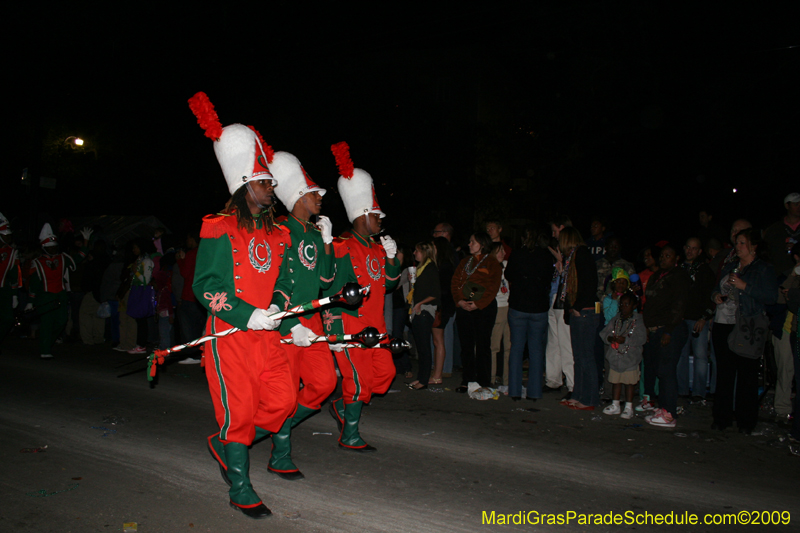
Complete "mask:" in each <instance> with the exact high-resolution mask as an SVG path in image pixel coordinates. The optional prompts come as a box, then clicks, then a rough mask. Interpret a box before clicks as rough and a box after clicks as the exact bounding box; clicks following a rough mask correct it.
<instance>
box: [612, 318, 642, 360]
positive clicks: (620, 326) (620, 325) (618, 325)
mask: <svg viewBox="0 0 800 533" xmlns="http://www.w3.org/2000/svg"><path fill="white" fill-rule="evenodd" d="M628 320H630V321H631V324H630V328H626V327H624V326H625V323H626V322H628ZM634 329H636V319H635V318H633V317H631V318H626V319H625V320H622V317H617V319H616V320H614V329H612V330H611V336H612V337H616V336H617V331H618V330H619V331H620V332H621V333H622V332H623V330H627V332H628V338H629V339H630V338H631V336H632V335H633V330H634ZM611 347H612V348H614V349H615V350H616V351H617V353H618V354H620V355H625V354H626V353H628V350H630V349H631V345H630V343H626V344H625V350H624V351H623V350H620V348H619V343H618V342H612V343H611Z"/></svg>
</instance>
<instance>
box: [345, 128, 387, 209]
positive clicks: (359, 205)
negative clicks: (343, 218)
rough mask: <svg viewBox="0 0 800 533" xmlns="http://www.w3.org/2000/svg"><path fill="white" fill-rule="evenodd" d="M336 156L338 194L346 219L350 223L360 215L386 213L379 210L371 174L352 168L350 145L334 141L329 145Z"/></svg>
mask: <svg viewBox="0 0 800 533" xmlns="http://www.w3.org/2000/svg"><path fill="white" fill-rule="evenodd" d="M331 152H333V155H334V157H335V158H336V165H337V166H338V167H339V174H341V175H340V176H339V182H338V186H339V194H340V195H341V197H342V201H343V202H344V208H345V210H346V211H347V219H348V220H349V221H350V222H351V223H352V222H353V221H354V220H355V219H357V218H358V217H360V216H361V215H368V214H370V213H377V214H378V215H380V217H381V218H384V217H385V216H386V213H384V212H383V211H381V206H379V205H378V197H377V196H375V185H373V183H372V176H370V175H369V173H367V172H366V171H365V170H361V169H360V168H353V161H352V160H351V159H350V147H349V146H347V143H346V142H340V143H336V144H334V145H332V146H331Z"/></svg>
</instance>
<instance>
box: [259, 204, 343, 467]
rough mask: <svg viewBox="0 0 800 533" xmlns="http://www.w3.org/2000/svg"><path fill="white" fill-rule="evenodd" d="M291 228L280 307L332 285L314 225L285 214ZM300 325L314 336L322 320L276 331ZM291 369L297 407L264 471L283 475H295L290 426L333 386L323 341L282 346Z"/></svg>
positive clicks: (287, 323) (284, 325)
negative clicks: (308, 344) (309, 344)
mask: <svg viewBox="0 0 800 533" xmlns="http://www.w3.org/2000/svg"><path fill="white" fill-rule="evenodd" d="M285 226H286V228H287V229H288V230H289V231H290V233H291V237H292V245H291V246H290V247H289V249H288V250H287V252H286V257H285V258H284V261H283V264H282V265H281V272H280V275H279V276H278V281H277V282H276V283H275V291H274V293H273V296H272V303H273V304H275V305H277V306H278V307H279V308H280V309H283V310H285V309H290V308H292V307H294V306H296V305H300V304H303V303H306V302H309V301H311V300H316V299H318V298H319V297H320V292H321V291H322V290H324V289H327V288H329V287H330V286H331V284H332V283H333V272H334V270H333V268H334V256H333V253H330V254H326V253H325V243H324V242H323V241H322V235H321V234H320V231H319V230H318V229H317V228H316V226H314V224H312V223H310V222H308V221H303V220H300V219H299V218H297V217H295V216H294V215H292V214H290V215H289V217H288V219H287V220H286V222H285ZM297 324H302V325H303V326H305V327H307V328H308V329H310V330H311V331H313V332H314V333H315V334H317V335H322V334H323V333H322V319H321V318H320V314H319V312H317V311H316V310H315V311H313V312H312V313H310V314H305V315H303V316H302V317H299V318H288V319H285V320H283V321H282V322H281V326H280V333H281V335H282V336H283V338H285V339H291V338H292V332H291V329H292V328H293V327H294V326H296V325H297ZM282 346H283V349H284V350H285V351H286V353H287V356H288V359H289V364H290V365H291V367H292V375H293V377H294V385H295V390H297V389H300V381H301V380H302V381H303V388H302V389H301V390H299V392H298V394H297V411H296V412H295V413H294V416H293V417H291V418H289V419H287V420H286V422H285V423H284V426H283V428H281V431H280V432H278V433H277V434H275V435H273V436H272V456H271V457H270V464H269V469H270V470H272V471H274V472H278V473H284V474H290V473H298V476H299V470H298V469H297V467H296V466H295V465H294V463H293V462H292V459H291V442H290V437H291V429H292V428H293V427H295V426H297V425H298V424H299V423H300V422H302V421H303V420H305V419H306V418H308V417H309V416H311V415H312V414H314V413H315V412H316V411H318V410H319V408H320V405H321V404H322V402H323V401H324V400H325V399H326V398H327V397H328V396H330V395H331V393H332V392H333V390H334V389H335V388H336V369H335V367H334V365H333V356H332V355H331V350H330V348H329V347H328V343H325V342H317V343H314V344H312V345H311V346H308V347H306V348H303V347H300V346H295V345H294V344H283V345H282Z"/></svg>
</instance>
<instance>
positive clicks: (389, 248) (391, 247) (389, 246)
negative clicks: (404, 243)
mask: <svg viewBox="0 0 800 533" xmlns="http://www.w3.org/2000/svg"><path fill="white" fill-rule="evenodd" d="M381 245H382V246H383V249H384V250H386V257H387V258H388V259H394V256H396V255H397V243H396V242H394V239H392V238H391V237H389V236H388V235H387V236H386V237H381Z"/></svg>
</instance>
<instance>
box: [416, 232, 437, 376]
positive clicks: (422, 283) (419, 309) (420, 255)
mask: <svg viewBox="0 0 800 533" xmlns="http://www.w3.org/2000/svg"><path fill="white" fill-rule="evenodd" d="M414 259H415V260H416V261H417V272H416V279H415V280H414V281H413V283H412V284H411V290H410V291H409V293H408V303H409V304H410V305H411V309H409V316H410V318H411V332H412V333H413V334H414V343H415V344H416V346H417V355H418V356H419V370H418V371H417V380H416V381H413V382H411V383H409V384H408V386H409V387H410V388H411V389H414V390H420V389H426V388H428V383H429V382H430V379H429V378H430V375H431V329H432V328H433V320H434V317H435V316H436V309H437V308H438V306H439V305H440V301H441V289H440V288H439V271H438V269H437V268H436V250H435V249H434V247H433V243H432V242H421V243H419V244H417V246H416V248H415V249H414ZM439 371H440V372H441V368H440V370H439ZM438 382H439V383H441V382H442V380H441V378H439V381H438Z"/></svg>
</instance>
